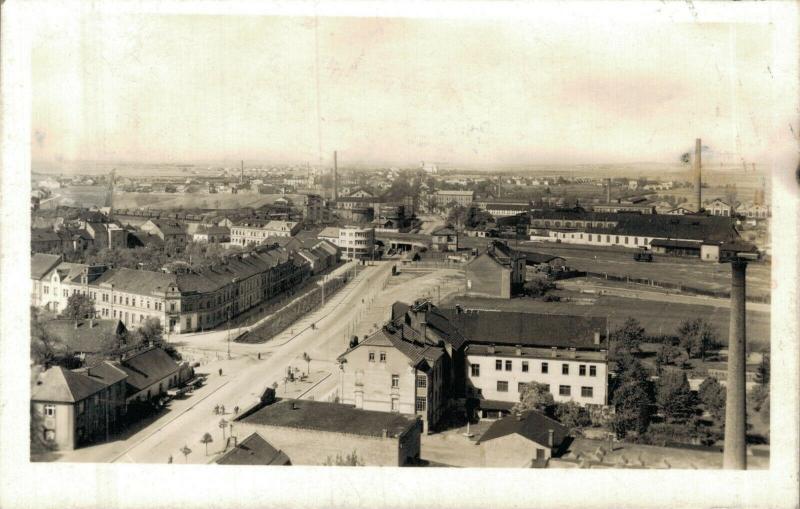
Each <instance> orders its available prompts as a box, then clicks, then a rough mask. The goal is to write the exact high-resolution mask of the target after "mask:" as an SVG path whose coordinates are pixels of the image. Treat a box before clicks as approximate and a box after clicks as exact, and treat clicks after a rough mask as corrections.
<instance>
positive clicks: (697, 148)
mask: <svg viewBox="0 0 800 509" xmlns="http://www.w3.org/2000/svg"><path fill="white" fill-rule="evenodd" d="M702 150H703V147H702V143H701V141H700V138H697V139H696V140H694V168H693V171H692V173H693V175H692V177H693V178H694V192H695V205H696V207H695V210H696V211H697V212H700V208H701V207H702V206H703V192H702V187H703V178H702V169H701V167H702V166H701V165H702V161H701V155H700V153H701V152H702Z"/></svg>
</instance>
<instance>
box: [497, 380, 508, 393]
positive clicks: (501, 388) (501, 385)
mask: <svg viewBox="0 0 800 509" xmlns="http://www.w3.org/2000/svg"><path fill="white" fill-rule="evenodd" d="M497 392H508V382H506V381H503V380H498V381H497Z"/></svg>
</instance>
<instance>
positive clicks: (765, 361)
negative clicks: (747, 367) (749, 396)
mask: <svg viewBox="0 0 800 509" xmlns="http://www.w3.org/2000/svg"><path fill="white" fill-rule="evenodd" d="M770 370H771V368H770V358H769V354H768V353H764V354H762V356H761V362H760V363H759V364H758V370H757V371H756V382H758V383H760V384H761V385H769V378H770Z"/></svg>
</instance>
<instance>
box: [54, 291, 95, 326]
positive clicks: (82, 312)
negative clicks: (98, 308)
mask: <svg viewBox="0 0 800 509" xmlns="http://www.w3.org/2000/svg"><path fill="white" fill-rule="evenodd" d="M94 314H95V311H94V300H92V298H91V297H89V296H87V295H83V294H81V293H73V294H72V295H70V296H69V298H68V299H67V305H66V306H65V307H64V311H63V312H62V313H61V316H62V317H64V318H69V319H70V320H82V319H84V318H89V317H93V316H94Z"/></svg>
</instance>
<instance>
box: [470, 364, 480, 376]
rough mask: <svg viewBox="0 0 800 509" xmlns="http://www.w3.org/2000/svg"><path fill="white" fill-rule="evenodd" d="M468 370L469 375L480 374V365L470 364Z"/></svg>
mask: <svg viewBox="0 0 800 509" xmlns="http://www.w3.org/2000/svg"><path fill="white" fill-rule="evenodd" d="M469 372H470V376H481V365H480V364H470V366H469Z"/></svg>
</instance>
